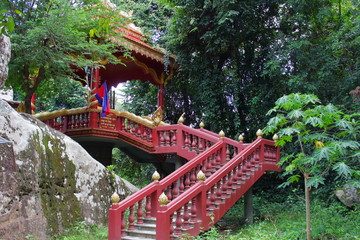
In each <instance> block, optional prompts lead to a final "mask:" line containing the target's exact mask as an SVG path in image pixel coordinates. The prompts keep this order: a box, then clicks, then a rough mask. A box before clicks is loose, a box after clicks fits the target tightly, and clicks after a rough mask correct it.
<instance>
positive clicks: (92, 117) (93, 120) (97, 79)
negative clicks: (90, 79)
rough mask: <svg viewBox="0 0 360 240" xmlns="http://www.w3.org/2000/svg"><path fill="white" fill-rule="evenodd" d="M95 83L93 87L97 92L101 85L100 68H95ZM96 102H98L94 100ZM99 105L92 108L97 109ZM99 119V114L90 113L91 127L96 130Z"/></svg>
mask: <svg viewBox="0 0 360 240" xmlns="http://www.w3.org/2000/svg"><path fill="white" fill-rule="evenodd" d="M94 75H95V82H94V84H93V86H94V87H95V92H97V91H98V89H99V83H100V68H99V67H95V73H94ZM94 100H96V99H95V98H94ZM97 107H98V105H97V104H94V105H93V106H91V108H92V109H97ZM97 119H98V113H97V112H90V127H91V128H95V127H96V125H97Z"/></svg>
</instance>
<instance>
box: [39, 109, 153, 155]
mask: <svg viewBox="0 0 360 240" xmlns="http://www.w3.org/2000/svg"><path fill="white" fill-rule="evenodd" d="M35 117H37V118H38V119H40V120H42V121H43V122H44V123H45V124H47V125H48V126H50V127H52V128H54V129H56V130H58V131H61V132H63V133H66V134H68V135H70V136H78V135H97V136H104V137H109V138H120V139H123V140H124V141H127V142H129V143H132V144H134V143H136V145H137V146H140V147H141V146H142V145H143V146H147V148H145V150H147V151H149V149H150V150H152V151H154V147H153V144H152V143H153V131H154V129H155V128H156V126H154V124H153V122H152V121H150V120H148V119H145V118H142V117H138V116H136V115H134V114H132V113H129V112H118V111H113V110H112V111H111V114H109V115H108V116H106V117H101V109H89V108H79V109H70V110H58V111H54V112H51V113H40V114H37V115H35ZM99 131H101V132H99Z"/></svg>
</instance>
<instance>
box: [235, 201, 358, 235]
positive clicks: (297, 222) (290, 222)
mask: <svg viewBox="0 0 360 240" xmlns="http://www.w3.org/2000/svg"><path fill="white" fill-rule="evenodd" d="M259 200H260V199H255V201H256V202H255V204H256V205H257V206H258V207H260V208H259V213H260V215H258V216H257V217H258V219H257V220H256V222H255V224H254V225H251V226H246V227H244V228H242V229H241V230H240V231H239V232H238V233H237V234H236V235H233V236H231V237H229V238H228V239H234V240H235V239H236V240H238V239H239V240H241V239H274V240H275V239H289V240H290V239H294V240H295V239H304V238H305V232H304V231H303V229H304V227H305V221H304V220H303V216H304V211H303V208H304V202H303V201H301V200H296V201H290V202H288V203H274V202H268V201H266V200H265V199H261V203H260V202H258V201H259ZM311 210H312V212H313V216H312V222H313V227H312V231H313V237H314V239H360V235H359V230H360V229H359V226H358V224H357V222H358V219H359V217H360V215H359V214H360V212H359V210H353V211H351V210H348V209H346V207H345V206H343V205H340V203H333V204H332V205H329V206H327V205H324V204H323V203H322V202H319V201H315V202H313V203H312V209H311Z"/></svg>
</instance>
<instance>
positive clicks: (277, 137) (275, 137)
mask: <svg viewBox="0 0 360 240" xmlns="http://www.w3.org/2000/svg"><path fill="white" fill-rule="evenodd" d="M273 140H274V142H277V141H278V140H279V136H278V135H277V134H276V133H275V134H274V136H273Z"/></svg>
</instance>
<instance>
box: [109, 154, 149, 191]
mask: <svg viewBox="0 0 360 240" xmlns="http://www.w3.org/2000/svg"><path fill="white" fill-rule="evenodd" d="M113 159H114V165H112V168H113V171H114V172H115V173H116V174H117V175H119V176H120V177H121V178H124V179H126V180H128V181H129V182H131V183H132V184H134V185H135V186H137V187H138V188H142V187H144V186H146V185H147V184H149V183H150V182H151V181H152V178H151V177H152V174H153V173H154V172H155V167H154V165H152V164H151V163H148V164H147V163H139V162H136V161H134V160H133V159H131V158H130V157H128V156H127V155H126V154H124V153H123V152H121V151H120V150H119V149H117V148H114V149H113Z"/></svg>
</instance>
